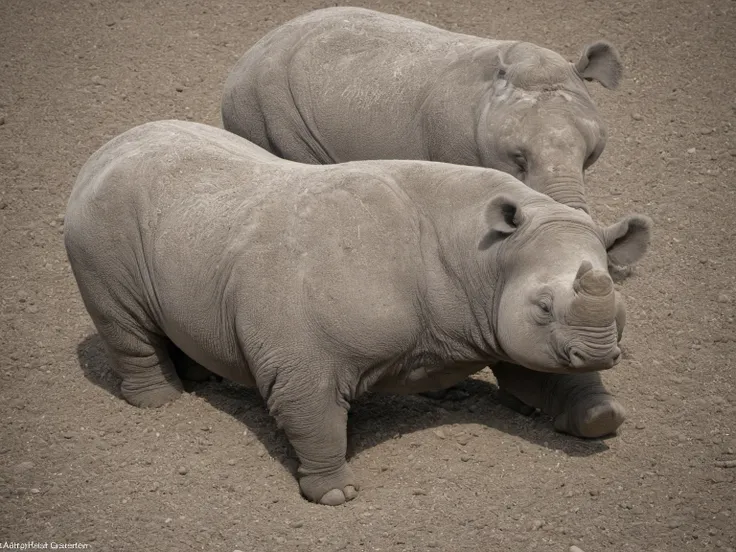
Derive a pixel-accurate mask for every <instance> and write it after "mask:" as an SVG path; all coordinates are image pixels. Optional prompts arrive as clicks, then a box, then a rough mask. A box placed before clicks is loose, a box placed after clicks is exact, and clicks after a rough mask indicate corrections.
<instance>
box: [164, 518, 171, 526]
mask: <svg viewBox="0 0 736 552" xmlns="http://www.w3.org/2000/svg"><path fill="white" fill-rule="evenodd" d="M172 521H173V520H172V519H171V518H166V519H165V520H164V523H165V524H167V525H168V524H169V523H171V522H172Z"/></svg>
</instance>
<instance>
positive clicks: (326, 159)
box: [222, 8, 622, 210]
mask: <svg viewBox="0 0 736 552" xmlns="http://www.w3.org/2000/svg"><path fill="white" fill-rule="evenodd" d="M621 72H622V66H621V62H620V60H619V56H618V53H617V52H616V50H615V49H614V48H613V47H612V46H611V45H609V44H607V43H605V42H596V43H593V44H589V45H587V46H585V48H584V49H583V53H582V55H581V57H580V59H579V60H578V61H577V63H575V64H572V63H569V62H567V61H566V60H565V59H564V58H563V57H562V56H560V55H559V54H557V53H555V52H553V51H551V50H547V49H545V48H542V47H540V46H536V45H534V44H530V43H527V42H518V41H501V40H489V39H486V38H480V37H475V36H469V35H464V34H458V33H453V32H450V31H446V30H443V29H439V28H437V27H433V26H430V25H427V24H424V23H421V22H418V21H413V20H410V19H405V18H403V17H399V16H395V15H389V14H384V13H380V12H375V11H371V10H366V9H362V8H327V9H321V10H316V11H313V12H310V13H307V14H305V15H302V16H300V17H297V18H296V19H294V20H292V21H290V22H287V23H286V24H284V25H282V26H281V27H278V28H276V29H275V30H273V31H271V32H270V33H269V34H267V35H266V36H265V37H264V38H263V39H261V40H260V41H259V42H258V43H256V44H255V45H254V46H253V47H252V48H251V49H250V50H249V51H248V52H246V53H245V55H244V56H243V57H242V58H241V59H240V61H239V62H238V63H237V65H236V66H235V68H234V69H233V71H232V72H231V74H230V75H229V77H228V79H227V82H226V84H225V89H224V94H223V100H222V119H223V123H224V126H225V128H226V129H227V130H230V131H231V132H234V133H236V134H238V135H240V136H243V137H244V138H247V139H248V140H251V141H252V142H255V143H256V144H258V145H260V146H261V147H263V148H265V149H267V150H269V151H271V152H272V153H274V154H276V155H279V156H280V157H284V158H286V159H291V160H294V161H299V162H302V163H320V164H329V163H341V162H345V161H357V160H361V159H427V160H430V161H443V162H446V163H456V164H461V165H473V166H483V167H490V168H494V169H498V170H502V171H504V172H508V173H510V174H512V175H514V176H516V177H517V178H519V179H520V180H522V181H523V182H525V183H526V184H528V185H529V186H531V187H532V188H534V189H535V190H537V191H540V192H542V193H544V194H547V195H549V196H550V197H552V198H554V199H556V200H557V201H559V202H561V203H565V204H566V205H570V206H572V207H577V208H581V209H586V210H587V203H586V200H585V193H584V177H583V171H584V169H585V168H587V167H588V166H589V165H591V164H592V163H593V162H594V161H595V160H596V159H597V158H598V156H599V155H600V154H601V152H602V151H603V148H604V146H605V142H606V130H605V128H604V125H603V122H602V121H601V119H600V117H599V115H598V112H597V110H596V108H595V106H594V104H593V102H592V100H591V98H590V95H589V94H588V91H587V89H586V86H585V84H584V80H585V79H587V80H594V81H597V82H599V83H601V84H602V85H603V86H605V87H607V88H616V87H617V86H618V83H619V79H620V76H621Z"/></svg>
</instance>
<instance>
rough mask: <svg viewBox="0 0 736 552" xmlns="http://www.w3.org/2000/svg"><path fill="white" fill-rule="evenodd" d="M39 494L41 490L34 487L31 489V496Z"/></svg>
mask: <svg viewBox="0 0 736 552" xmlns="http://www.w3.org/2000/svg"><path fill="white" fill-rule="evenodd" d="M40 492H41V489H37V488H36V487H33V488H32V489H31V494H38V493H40Z"/></svg>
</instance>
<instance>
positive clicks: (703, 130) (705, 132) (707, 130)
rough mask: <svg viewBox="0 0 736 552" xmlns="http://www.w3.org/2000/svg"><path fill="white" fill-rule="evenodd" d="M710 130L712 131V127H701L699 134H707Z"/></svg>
mask: <svg viewBox="0 0 736 552" xmlns="http://www.w3.org/2000/svg"><path fill="white" fill-rule="evenodd" d="M712 132H713V129H712V128H701V129H700V134H702V135H703V136H707V135H708V134H711V133H712Z"/></svg>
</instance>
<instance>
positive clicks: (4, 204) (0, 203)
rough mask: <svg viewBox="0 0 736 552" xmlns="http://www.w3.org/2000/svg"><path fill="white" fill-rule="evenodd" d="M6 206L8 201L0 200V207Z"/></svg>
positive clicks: (5, 207)
mask: <svg viewBox="0 0 736 552" xmlns="http://www.w3.org/2000/svg"><path fill="white" fill-rule="evenodd" d="M7 208H8V202H7V201H0V209H7Z"/></svg>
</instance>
